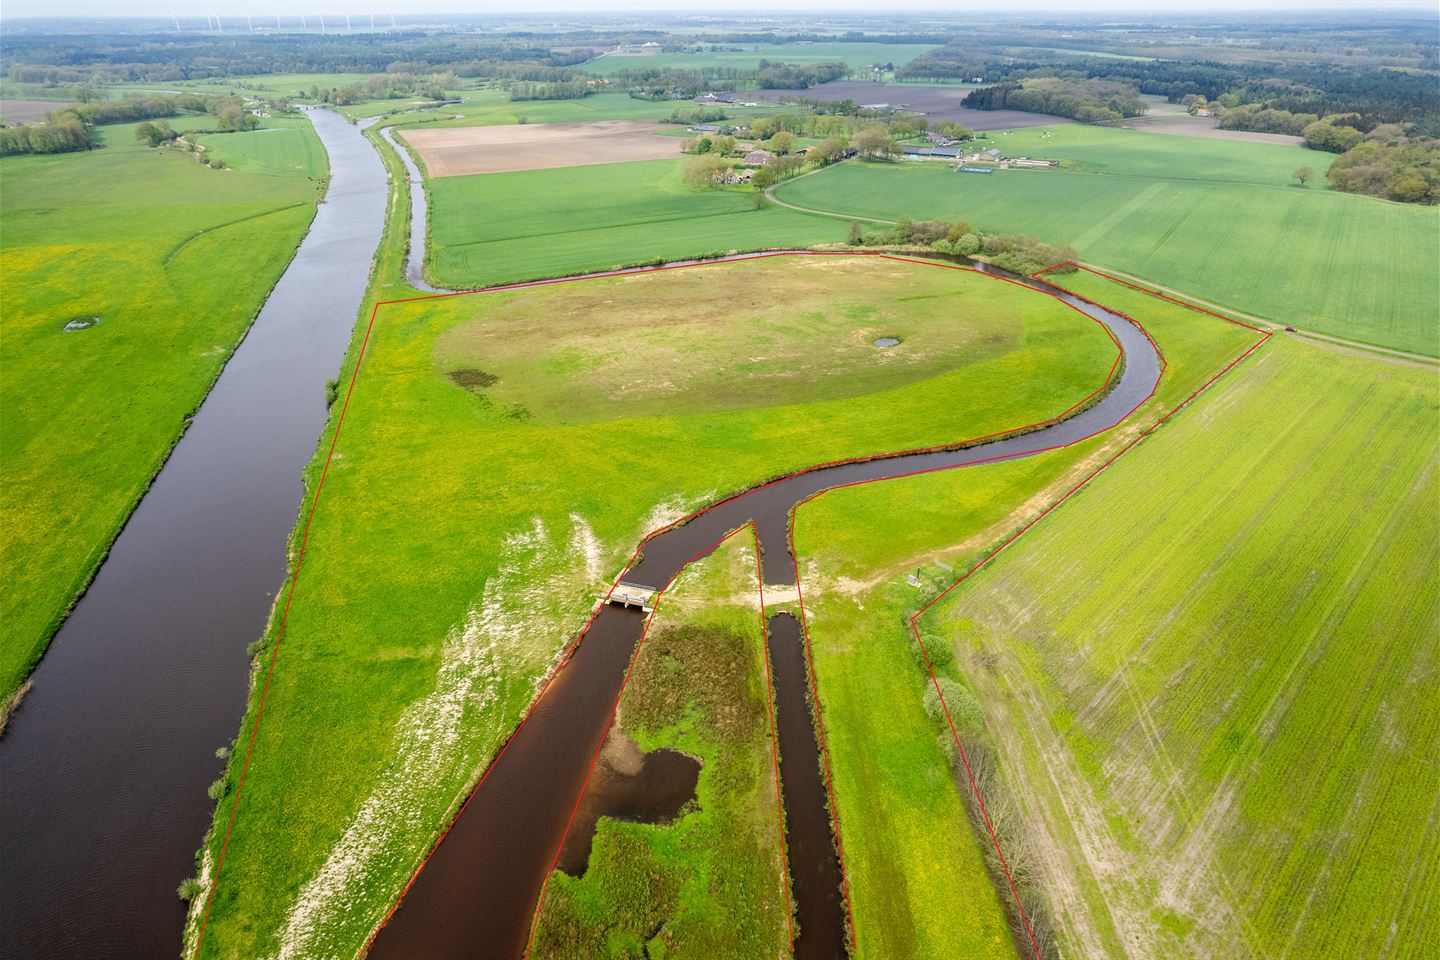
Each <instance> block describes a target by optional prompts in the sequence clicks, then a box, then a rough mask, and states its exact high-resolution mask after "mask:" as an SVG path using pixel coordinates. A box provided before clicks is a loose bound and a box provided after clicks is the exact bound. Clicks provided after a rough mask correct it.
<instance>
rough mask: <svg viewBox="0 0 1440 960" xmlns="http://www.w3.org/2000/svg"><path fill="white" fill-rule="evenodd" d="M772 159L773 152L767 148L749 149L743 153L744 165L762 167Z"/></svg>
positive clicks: (773, 157) (773, 156)
mask: <svg viewBox="0 0 1440 960" xmlns="http://www.w3.org/2000/svg"><path fill="white" fill-rule="evenodd" d="M773 159H775V154H773V153H771V152H770V151H769V150H751V151H750V152H749V153H747V154H745V166H747V167H763V166H765V164H767V163H769V162H770V161H771V160H773Z"/></svg>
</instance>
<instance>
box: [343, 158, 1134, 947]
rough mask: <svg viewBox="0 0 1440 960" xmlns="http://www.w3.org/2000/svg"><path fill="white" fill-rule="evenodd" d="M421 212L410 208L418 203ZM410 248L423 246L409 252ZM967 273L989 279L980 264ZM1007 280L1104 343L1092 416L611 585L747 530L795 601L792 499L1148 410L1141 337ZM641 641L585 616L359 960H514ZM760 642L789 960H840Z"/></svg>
mask: <svg viewBox="0 0 1440 960" xmlns="http://www.w3.org/2000/svg"><path fill="white" fill-rule="evenodd" d="M386 132H387V134H388V131H386ZM392 143H393V141H392ZM401 153H402V156H404V157H405V160H406V163H407V166H409V165H410V163H411V162H410V160H409V158H408V156H406V155H405V154H404V151H403V150H402V151H401ZM412 176H414V173H413V172H412ZM411 191H412V205H415V204H416V197H415V195H416V194H417V193H419V192H420V187H419V183H418V180H417V179H412V182H411ZM420 200H421V202H423V197H422V198H420ZM412 209H419V207H418V205H416V206H412ZM423 224H424V221H423V218H421V219H419V220H417V221H415V222H414V224H413V226H412V229H416V230H423V228H424V227H423ZM422 236H423V234H422ZM418 242H419V243H422V244H423V240H419V241H418ZM416 243H417V240H416V238H415V237H414V236H412V247H411V266H412V269H418V263H419V260H420V257H421V254H417V252H416V246H415V244H416ZM422 253H423V251H422ZM972 266H974V267H976V268H978V269H981V270H982V271H986V272H995V273H1000V271H989V268H986V267H985V266H984V265H983V264H974V265H972ZM1006 277H1007V279H1010V280H1013V281H1015V282H1019V283H1022V284H1024V285H1026V286H1030V287H1032V288H1035V289H1037V290H1040V291H1044V292H1045V293H1049V294H1057V295H1059V296H1060V299H1062V300H1063V301H1064V302H1066V303H1068V304H1069V305H1071V306H1072V307H1074V308H1075V309H1076V310H1078V311H1080V312H1081V313H1084V314H1086V315H1088V316H1089V317H1092V318H1093V319H1095V320H1097V321H1098V322H1100V323H1101V324H1103V325H1104V326H1105V327H1106V329H1108V330H1109V331H1110V333H1111V334H1112V335H1113V336H1114V337H1115V339H1116V341H1117V342H1118V343H1119V345H1120V347H1121V350H1122V351H1123V353H1124V358H1125V363H1124V365H1123V367H1122V368H1121V372H1120V376H1119V379H1118V380H1117V381H1116V382H1115V383H1114V384H1112V387H1111V389H1110V390H1109V392H1108V393H1106V394H1105V395H1104V396H1102V397H1100V398H1099V400H1098V402H1096V403H1094V404H1093V405H1092V406H1089V407H1087V408H1085V409H1082V410H1080V411H1079V412H1078V413H1075V414H1073V415H1071V416H1068V417H1065V418H1062V419H1059V420H1057V421H1054V422H1052V423H1050V424H1048V425H1045V426H1043V427H1041V428H1040V429H1035V430H1032V431H1030V432H1028V433H1025V434H1022V435H1019V436H1010V437H1004V438H1001V439H997V440H992V441H989V442H986V443H982V444H978V445H972V446H968V447H962V448H958V449H957V448H951V449H944V450H932V451H926V452H917V453H907V454H902V455H897V456H893V457H887V458H880V459H872V460H865V461H857V462H853V463H842V464H837V465H833V466H826V467H820V468H815V469H811V470H807V471H803V472H800V473H798V474H794V475H792V476H789V477H786V478H783V479H780V480H777V481H774V482H771V483H768V484H765V485H764V486H761V487H758V488H756V489H753V490H751V491H748V492H746V493H743V494H740V495H738V496H735V497H732V498H730V499H728V500H725V501H722V502H721V503H718V504H715V505H714V506H712V507H710V508H707V509H706V510H704V511H702V512H701V513H699V514H698V515H696V516H694V517H692V518H690V519H689V520H688V521H687V522H685V523H683V524H681V525H679V526H675V527H672V528H670V529H668V530H665V531H663V532H661V533H659V534H658V535H656V536H653V537H650V538H648V539H647V540H646V541H645V542H644V544H643V549H642V552H641V554H640V559H639V560H638V561H637V562H635V563H634V564H633V565H632V566H631V567H630V568H629V569H628V570H627V571H625V573H624V574H622V577H621V579H623V580H624V581H625V582H626V583H630V584H636V585H640V586H643V587H650V588H654V589H660V588H663V587H665V586H667V585H668V584H669V583H670V582H671V581H672V580H673V579H674V578H675V576H676V575H677V574H678V573H679V571H680V569H681V568H682V567H683V566H684V565H685V564H687V563H689V562H691V561H693V560H695V559H698V558H700V557H702V556H704V555H706V554H708V553H709V552H710V551H711V550H712V549H714V546H715V545H716V544H718V543H719V541H720V540H721V539H722V538H723V537H724V536H725V535H726V534H727V533H728V532H730V531H732V530H735V529H737V528H739V527H741V526H743V525H744V524H746V523H750V522H754V523H755V525H756V529H757V531H758V533H759V536H760V540H761V544H762V549H763V553H762V558H761V566H762V571H763V574H764V579H765V582H766V583H767V584H771V585H781V586H785V585H794V584H795V582H796V568H795V561H794V558H793V555H792V553H791V545H790V539H789V517H790V513H791V511H792V510H793V508H794V507H795V505H796V504H798V503H799V502H801V501H803V500H805V499H806V498H808V497H810V496H813V495H815V494H817V493H819V492H821V491H823V490H828V489H832V488H834V487H837V486H843V485H848V484H854V483H863V482H870V481H876V480H883V479H887V478H894V477H899V476H906V475H910V474H914V473H921V472H926V471H932V470H945V469H954V468H959V467H966V466H972V465H975V464H980V463H988V462H995V461H999V460H1007V459H1014V458H1017V457H1025V456H1032V455H1034V454H1036V453H1040V452H1043V451H1046V450H1052V449H1055V448H1057V447H1063V446H1068V445H1070V444H1073V443H1077V442H1079V441H1080V440H1083V439H1086V438H1088V437H1090V436H1093V435H1094V434H1097V433H1100V432H1103V431H1105V430H1108V429H1110V428H1111V427H1113V426H1115V425H1116V424H1118V423H1120V422H1121V421H1122V420H1124V419H1125V418H1126V417H1127V416H1129V415H1130V413H1132V412H1133V411H1134V410H1135V409H1136V408H1137V407H1138V406H1139V405H1140V404H1141V403H1143V402H1144V401H1145V400H1146V399H1147V398H1148V397H1149V396H1150V395H1151V393H1152V392H1153V390H1154V388H1155V386H1156V384H1157V383H1158V382H1159V378H1160V369H1161V367H1160V357H1159V355H1158V353H1157V352H1156V350H1155V347H1154V345H1153V344H1152V343H1151V342H1150V340H1149V338H1148V337H1147V336H1146V335H1145V334H1144V332H1143V331H1142V330H1140V329H1139V328H1138V327H1136V326H1135V325H1134V324H1132V323H1131V322H1130V321H1129V320H1127V319H1126V318H1124V317H1122V316H1120V315H1118V314H1114V313H1111V312H1110V311H1108V310H1105V309H1104V308H1102V307H1099V306H1097V305H1094V304H1090V303H1088V302H1085V301H1083V300H1080V299H1079V298H1075V297H1071V296H1068V295H1065V294H1060V293H1059V292H1058V291H1057V290H1056V289H1055V288H1053V287H1050V286H1049V285H1048V284H1044V283H1042V282H1039V281H1035V280H1031V279H1028V278H1022V277H1013V276H1010V275H1006ZM644 629H645V617H644V615H643V614H642V613H641V612H640V611H638V610H636V609H633V608H625V607H620V606H614V605H607V606H604V607H603V608H601V609H600V611H599V612H598V614H597V615H596V617H595V618H594V620H593V621H592V622H591V623H590V625H589V626H588V628H587V629H586V631H585V632H584V633H583V635H582V636H581V638H580V640H579V641H578V642H577V644H576V645H575V647H574V649H573V651H572V652H571V654H570V656H569V658H568V659H567V660H566V661H565V662H564V664H563V665H562V666H561V667H560V669H559V670H558V671H557V673H556V676H555V678H554V681H553V682H552V683H551V684H550V686H549V687H548V688H547V689H546V690H545V692H544V694H543V695H542V696H541V697H540V698H539V700H538V701H537V702H536V703H535V704H534V706H533V708H532V710H531V713H530V714H529V716H528V717H527V719H526V721H525V722H524V723H523V724H522V725H521V726H520V728H519V729H518V730H516V732H515V734H514V735H513V736H512V737H511V739H510V740H509V741H508V742H507V744H506V745H505V747H504V749H503V750H502V751H501V753H500V755H499V756H498V757H497V758H496V760H495V761H494V763H492V764H491V766H490V768H489V769H488V771H487V772H486V774H485V776H484V777H483V778H482V780H481V782H480V784H479V785H478V786H477V787H476V789H475V791H474V792H473V793H472V794H471V796H470V798H469V799H468V801H467V802H466V804H465V806H464V807H463V808H462V810H461V812H460V814H459V816H458V817H457V818H456V820H455V822H454V823H453V824H452V826H451V828H450V829H449V831H448V832H447V833H446V834H445V836H444V837H443V839H442V841H441V842H440V844H439V845H438V846H437V847H436V849H435V850H434V851H433V852H432V854H431V856H430V858H429V859H428V860H427V862H426V864H425V865H424V867H423V868H422V870H421V871H420V873H419V875H418V876H417V877H416V878H415V881H414V883H413V885H412V886H411V887H410V889H409V890H408V892H407V893H406V894H405V897H404V899H403V900H402V902H401V903H400V905H399V907H398V908H397V909H396V911H395V912H394V914H393V915H392V916H391V917H390V918H389V920H388V921H387V922H386V924H385V925H384V926H383V927H382V928H381V929H380V931H379V932H378V934H377V935H376V937H375V941H374V943H373V944H372V946H371V950H370V954H369V956H370V957H371V958H372V960H402V958H415V957H425V958H429V960H449V958H457V960H458V958H477V957H479V958H495V960H515V958H519V957H521V956H523V954H524V952H525V950H526V944H527V942H528V939H529V935H530V930H531V925H532V923H533V919H534V911H535V905H536V903H537V900H538V898H539V896H540V892H541V890H542V888H543V885H544V883H545V878H546V876H547V875H548V874H549V872H550V870H551V868H552V864H554V863H555V862H556V857H557V855H560V854H561V853H562V845H564V844H565V841H566V836H567V829H568V827H569V825H570V824H571V818H572V812H573V811H577V810H583V809H584V805H582V804H581V801H582V793H583V791H584V784H585V779H586V774H587V771H589V770H590V769H591V767H592V765H593V764H594V763H595V762H596V760H597V758H598V757H599V754H600V750H601V747H602V745H603V743H604V741H605V737H606V732H607V729H608V726H609V718H610V716H611V714H612V713H613V710H614V707H615V705H616V703H617V702H618V699H619V696H620V692H621V686H622V683H623V680H624V676H625V673H626V668H627V666H628V665H629V663H630V660H631V657H632V655H633V653H634V651H635V646H636V643H637V642H638V641H639V639H640V637H641V636H642V634H643V632H644ZM769 633H770V638H769V643H770V645H771V650H772V661H773V663H774V671H775V672H774V677H773V679H774V683H775V686H776V693H777V709H778V713H777V727H778V729H777V735H778V738H779V741H780V744H781V750H782V758H781V764H782V778H781V779H782V787H781V789H782V796H783V799H784V802H785V809H786V818H787V825H786V827H787V830H786V832H787V841H788V842H787V846H788V847H789V853H790V869H791V875H792V884H793V886H794V894H795V906H796V916H797V919H798V921H799V926H800V929H801V931H802V932H801V935H800V936H799V937H798V938H797V939H796V941H795V954H796V957H797V958H798V960H812V958H813V960H820V958H825V960H830V958H834V957H836V956H839V955H843V953H844V943H845V939H844V936H845V935H844V914H843V909H842V907H843V904H842V899H841V897H840V894H839V890H838V885H839V877H840V871H839V867H838V863H837V862H836V855H835V849H834V837H833V834H832V832H831V827H830V818H829V813H828V811H827V809H826V805H825V803H824V800H825V795H824V792H823V790H822V789H820V788H819V786H818V785H819V783H820V780H819V751H818V746H817V744H816V743H815V738H814V733H813V727H812V724H811V720H810V717H811V713H810V709H811V708H810V702H809V685H810V682H811V681H810V680H809V678H808V675H807V672H806V669H805V663H804V659H803V656H802V648H801V641H800V639H799V637H800V627H799V624H798V622H796V621H795V620H794V619H793V618H790V617H788V616H785V615H781V616H777V617H774V618H772V619H771V622H770V626H769ZM577 805H578V806H577Z"/></svg>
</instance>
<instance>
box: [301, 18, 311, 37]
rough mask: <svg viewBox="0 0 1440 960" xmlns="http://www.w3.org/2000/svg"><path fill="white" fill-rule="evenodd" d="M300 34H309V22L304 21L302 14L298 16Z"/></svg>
mask: <svg viewBox="0 0 1440 960" xmlns="http://www.w3.org/2000/svg"><path fill="white" fill-rule="evenodd" d="M300 32H301V33H309V32H310V23H309V21H307V20H306V19H305V14H303V13H302V14H300Z"/></svg>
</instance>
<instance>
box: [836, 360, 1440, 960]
mask: <svg viewBox="0 0 1440 960" xmlns="http://www.w3.org/2000/svg"><path fill="white" fill-rule="evenodd" d="M1437 406H1440V390H1437V385H1436V380H1435V375H1434V373H1433V371H1430V370H1425V369H1417V368H1414V367H1410V366H1406V365H1400V364H1395V363H1392V362H1389V361H1385V360H1383V359H1381V360H1376V359H1369V358H1362V357H1359V356H1356V355H1352V354H1348V353H1344V352H1337V351H1336V350H1333V349H1327V348H1324V347H1321V346H1316V345H1311V344H1307V343H1305V342H1303V341H1296V340H1293V339H1288V338H1284V337H1283V336H1282V337H1278V338H1277V339H1276V340H1275V341H1274V342H1272V343H1270V344H1268V345H1266V347H1264V348H1263V349H1262V350H1261V352H1260V353H1259V354H1257V355H1256V356H1255V357H1253V358H1251V360H1249V361H1247V362H1246V363H1245V364H1243V365H1241V366H1240V367H1239V368H1237V369H1236V370H1235V371H1234V372H1233V373H1232V374H1231V375H1230V377H1228V378H1227V379H1226V380H1225V381H1223V384H1222V386H1221V388H1219V389H1216V390H1214V391H1212V392H1210V393H1208V394H1206V395H1204V396H1203V397H1202V398H1201V399H1200V400H1199V401H1197V403H1196V404H1195V406H1194V407H1193V409H1190V410H1187V411H1185V412H1183V413H1182V414H1181V415H1180V416H1179V417H1177V418H1176V419H1175V420H1174V421H1172V422H1171V423H1170V424H1168V425H1166V426H1165V427H1164V428H1163V429H1162V430H1160V431H1158V432H1157V433H1156V434H1154V435H1153V436H1152V437H1151V438H1149V439H1148V440H1146V441H1145V442H1144V443H1142V444H1141V445H1140V446H1139V447H1138V448H1136V450H1134V451H1133V452H1132V453H1131V454H1129V455H1127V456H1126V457H1124V458H1122V459H1121V460H1120V461H1118V462H1117V463H1116V464H1115V465H1114V466H1113V467H1112V468H1111V469H1110V470H1108V471H1107V472H1105V473H1104V474H1102V475H1101V476H1100V477H1099V478H1098V479H1097V480H1096V481H1095V482H1094V483H1093V484H1091V486H1090V487H1088V488H1087V489H1086V490H1085V491H1084V492H1082V493H1081V494H1080V495H1079V496H1077V497H1075V498H1074V499H1073V500H1071V501H1069V502H1068V503H1067V504H1066V505H1064V506H1063V507H1061V508H1060V509H1059V510H1058V511H1056V513H1055V514H1053V515H1052V516H1050V517H1048V518H1047V519H1046V520H1045V521H1043V522H1042V523H1041V524H1040V525H1038V526H1037V527H1035V529H1033V530H1032V531H1031V532H1030V533H1029V534H1027V535H1026V537H1024V538H1023V539H1022V540H1020V541H1019V542H1017V543H1016V544H1015V545H1014V546H1013V547H1012V548H1011V549H1010V550H1009V551H1007V552H1005V553H1004V554H1002V555H1001V556H1000V557H999V558H997V559H996V560H995V561H994V562H993V563H992V564H991V565H990V566H989V567H988V568H986V569H985V570H984V571H983V572H982V573H981V574H979V575H977V576H976V577H975V578H974V579H973V580H972V581H971V582H970V583H968V584H966V585H965V586H964V587H962V588H960V590H959V591H957V592H956V593H955V594H953V595H952V596H951V597H950V598H948V599H947V600H946V601H944V602H943V603H942V604H941V605H940V606H939V607H938V608H936V609H935V610H933V611H932V612H931V613H930V614H929V615H927V616H926V617H925V618H924V620H923V621H922V628H923V629H925V630H927V631H931V632H934V633H936V634H940V635H942V636H943V637H944V638H946V639H948V640H949V641H950V642H951V643H953V644H954V651H955V654H956V657H957V660H956V662H957V664H958V666H959V669H960V671H961V672H962V673H963V674H964V676H965V677H966V679H967V680H968V681H969V682H970V683H971V685H972V687H973V689H974V690H975V691H976V695H977V697H978V699H979V700H980V702H981V703H982V704H983V705H984V708H985V722H986V725H987V727H988V729H989V731H990V735H991V736H992V738H993V739H994V741H995V742H996V743H997V744H998V745H999V754H1000V756H1001V758H1002V764H1003V768H1004V777H1003V779H1004V782H1005V784H1006V787H1007V788H1008V790H1009V792H1010V794H1011V796H1012V798H1013V802H1014V805H1015V807H1016V809H1017V812H1018V816H1019V817H1020V827H1019V832H1020V833H1022V834H1024V835H1026V836H1028V837H1029V838H1030V842H1031V843H1032V844H1033V845H1034V846H1035V849H1036V850H1037V851H1040V852H1043V853H1044V862H1045V864H1046V866H1044V867H1043V868H1042V869H1041V870H1040V871H1039V879H1040V881H1041V883H1042V885H1043V886H1044V887H1045V888H1046V889H1047V890H1048V892H1049V893H1050V895H1051V897H1052V900H1053V902H1054V907H1055V912H1056V915H1057V916H1058V917H1060V918H1061V921H1060V923H1059V927H1058V939H1059V942H1060V943H1061V945H1062V947H1063V952H1064V953H1065V954H1066V955H1074V954H1078V953H1085V954H1088V955H1119V954H1124V953H1131V954H1134V955H1145V956H1165V957H1213V956H1230V955H1237V954H1243V955H1246V956H1281V955H1285V954H1287V953H1289V954H1292V955H1293V954H1295V953H1296V951H1299V952H1300V953H1303V954H1304V955H1305V956H1307V957H1316V958H1329V957H1335V958H1340V957H1344V958H1352V957H1382V956H1417V957H1419V956H1428V955H1430V952H1431V950H1432V948H1433V945H1434V944H1435V943H1436V939H1437V927H1436V919H1435V913H1434V911H1433V910H1432V909H1431V905H1432V904H1433V903H1434V902H1435V900H1436V898H1437V896H1440V871H1437V869H1436V865H1437V863H1440V821H1437V819H1436V807H1435V798H1436V797H1437V795H1440V752H1437V748H1436V744H1437V743H1440V700H1437V699H1436V697H1435V696H1434V688H1435V677H1436V676H1437V671H1440V661H1437V653H1440V650H1437V646H1436V643H1435V637H1436V635H1437V626H1440V578H1437V575H1436V571H1437V569H1440V551H1437V544H1440V519H1437V513H1436V510H1435V504H1436V503H1437V497H1440V488H1437V471H1440V452H1437V447H1436V444H1435V423H1436V416H1437ZM961 482H963V480H962V478H957V485H958V484H959V483H961ZM821 675H822V680H823V677H824V671H823V669H822V671H821ZM822 689H823V687H822Z"/></svg>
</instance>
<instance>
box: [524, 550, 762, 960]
mask: <svg viewBox="0 0 1440 960" xmlns="http://www.w3.org/2000/svg"><path fill="white" fill-rule="evenodd" d="M757 563H758V559H757V557H756V555H755V540H754V536H753V534H752V533H751V531H750V530H749V529H742V530H741V531H739V532H738V533H737V534H736V535H735V536H734V537H732V538H731V539H730V540H728V541H726V543H725V545H724V546H722V547H721V548H720V549H719V550H717V551H716V552H715V553H714V554H712V555H711V556H709V557H707V558H705V559H704V560H702V561H700V562H699V563H697V564H696V565H695V566H693V567H691V568H690V569H688V570H686V571H685V572H684V573H683V574H682V575H681V577H680V579H679V580H678V582H677V583H676V585H675V587H673V588H672V589H671V590H669V591H667V592H666V594H665V597H664V599H663V600H662V601H661V604H660V607H659V609H658V611H657V612H656V615H655V619H654V621H653V622H652V623H651V625H650V630H649V633H648V635H647V636H646V638H645V642H644V643H643V644H642V646H641V648H640V652H639V653H638V654H637V655H636V660H635V669H634V673H633V674H632V675H631V677H630V682H629V683H628V684H627V685H626V687H625V694H624V696H623V698H622V699H621V701H620V712H619V717H620V720H619V727H618V729H619V730H620V731H621V732H622V734H623V735H627V736H629V737H631V738H633V739H634V740H635V742H636V743H638V745H639V746H640V748H641V749H643V750H646V751H651V750H658V749H660V748H662V747H663V748H669V749H672V750H679V751H682V752H684V753H686V754H688V755H690V756H693V757H695V758H697V759H698V760H699V761H700V763H701V768H700V780H699V783H698V784H697V785H696V788H695V800H694V801H693V802H692V804H691V805H690V806H689V807H688V808H687V809H685V810H684V811H682V815H681V816H680V817H679V818H677V819H676V820H675V821H674V822H673V823H670V824H663V825H651V824H644V823H630V822H625V821H620V820H612V819H609V818H605V819H602V820H601V821H600V824H599V827H598V829H597V830H596V835H595V845H594V847H593V849H592V852H591V854H590V862H589V866H588V868H587V869H586V871H585V874H584V876H583V877H581V878H578V879H577V878H574V877H571V876H570V875H568V874H565V873H562V872H559V871H556V872H555V873H553V874H552V875H551V878H550V882H549V885H548V887H547V889H546V894H545V903H544V908H543V909H542V910H541V913H540V918H539V920H538V922H537V923H536V927H535V941H534V945H533V947H532V949H531V953H530V955H531V956H532V957H536V958H537V960H538V958H542V957H543V958H557V960H558V958H575V960H591V958H593V957H603V956H631V957H638V956H664V957H667V958H673V960H681V958H685V957H693V958H717V960H718V958H727V957H728V958H734V960H754V958H763V957H772V958H776V960H779V958H783V957H788V956H789V955H790V944H789V935H788V925H787V917H786V912H785V908H786V905H787V904H788V903H789V900H788V897H787V894H786V891H785V883H786V875H785V865H784V857H783V853H782V844H781V831H782V829H783V828H782V825H781V821H780V810H779V807H778V805H777V800H778V797H777V790H778V785H777V784H776V780H775V778H776V772H775V766H774V760H773V757H772V754H771V739H770V721H769V715H768V712H767V708H766V691H767V690H768V689H769V674H768V671H767V669H766V658H765V648H764V644H765V636H764V630H763V629H762V625H761V622H760V608H759V599H760V598H759V591H758V590H757V589H756V586H757V585H756V580H755V571H756V565H757ZM611 736H612V738H613V737H614V736H615V734H614V733H612V734H611ZM607 749H609V748H608V747H607Z"/></svg>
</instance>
